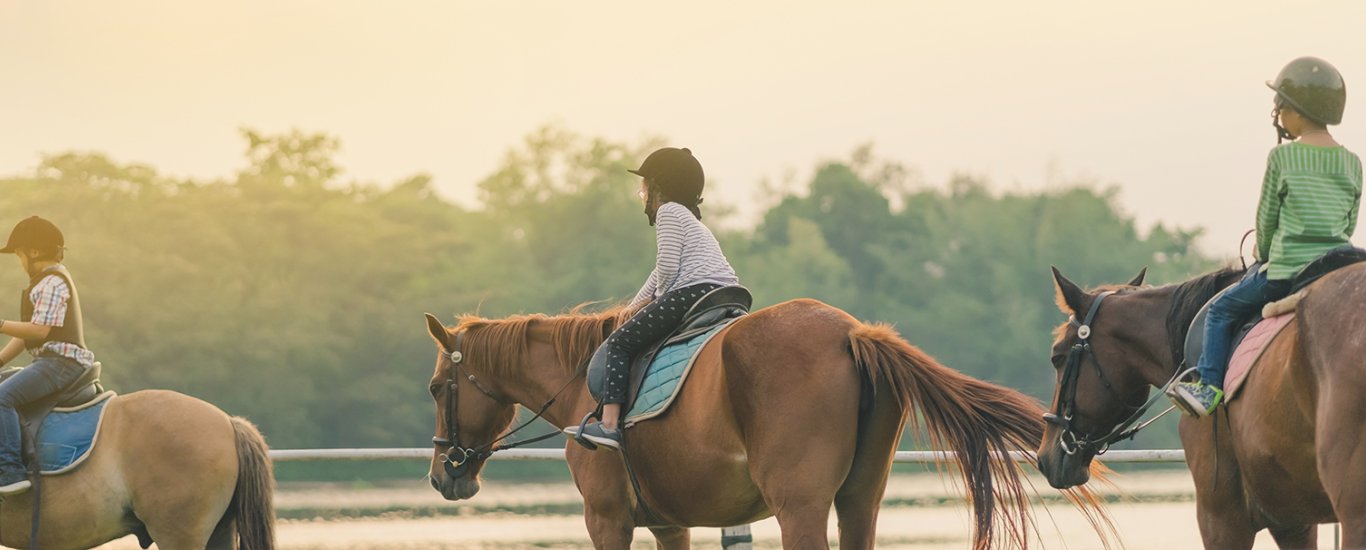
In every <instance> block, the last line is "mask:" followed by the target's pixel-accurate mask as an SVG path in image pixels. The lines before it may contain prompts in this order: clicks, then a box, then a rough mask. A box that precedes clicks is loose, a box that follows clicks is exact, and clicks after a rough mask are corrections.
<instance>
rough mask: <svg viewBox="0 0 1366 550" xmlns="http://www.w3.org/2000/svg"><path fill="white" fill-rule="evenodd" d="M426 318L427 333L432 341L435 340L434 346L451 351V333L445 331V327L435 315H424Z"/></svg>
mask: <svg viewBox="0 0 1366 550" xmlns="http://www.w3.org/2000/svg"><path fill="white" fill-rule="evenodd" d="M423 315H426V316H427V332H430V333H431V334H432V340H436V345H438V346H440V347H441V349H442V350H445V351H448V352H449V351H451V341H450V340H451V338H450V337H451V333H450V332H447V331H446V326H445V325H443V324H441V320H439V319H437V318H436V316H435V315H432V314H430V313H424V314H423Z"/></svg>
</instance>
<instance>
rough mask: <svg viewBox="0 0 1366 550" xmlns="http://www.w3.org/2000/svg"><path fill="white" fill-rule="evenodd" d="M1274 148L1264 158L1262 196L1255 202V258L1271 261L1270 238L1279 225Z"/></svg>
mask: <svg viewBox="0 0 1366 550" xmlns="http://www.w3.org/2000/svg"><path fill="white" fill-rule="evenodd" d="M1276 151H1277V150H1276V149H1272V151H1271V154H1270V155H1268V156H1267V158H1266V176H1265V177H1263V178H1262V198H1261V200H1260V201H1259V202H1258V203H1257V258H1258V259H1260V260H1261V261H1263V262H1267V263H1270V262H1271V240H1272V238H1273V237H1275V236H1276V229H1277V228H1278V227H1280V225H1281V194H1282V191H1281V187H1282V186H1283V185H1284V182H1283V181H1282V180H1281V171H1280V168H1279V167H1278V166H1277V164H1276Z"/></svg>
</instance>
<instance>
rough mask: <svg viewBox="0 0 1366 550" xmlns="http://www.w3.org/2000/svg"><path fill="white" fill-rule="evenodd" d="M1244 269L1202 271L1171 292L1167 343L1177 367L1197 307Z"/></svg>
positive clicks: (1183, 352)
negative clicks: (1201, 273) (1199, 274)
mask: <svg viewBox="0 0 1366 550" xmlns="http://www.w3.org/2000/svg"><path fill="white" fill-rule="evenodd" d="M1246 272H1247V270H1246V269H1240V268H1236V267H1226V268H1224V269H1220V270H1218V271H1215V272H1213V273H1206V274H1204V275H1201V276H1199V277H1196V278H1194V279H1191V280H1189V281H1186V282H1184V283H1181V284H1179V285H1176V288H1175V289H1174V290H1173V291H1172V301H1171V305H1170V306H1169V307H1168V309H1167V323H1166V324H1167V338H1168V341H1167V345H1168V346H1170V347H1171V353H1172V365H1174V366H1176V367H1177V368H1180V366H1181V362H1182V361H1183V360H1184V359H1185V355H1186V333H1187V332H1189V331H1190V326H1191V321H1193V320H1195V316H1196V314H1198V313H1200V308H1202V307H1205V304H1206V303H1207V302H1209V301H1210V299H1211V298H1213V297H1214V295H1215V294H1218V293H1219V291H1220V290H1223V289H1224V288H1226V287H1228V286H1229V285H1231V284H1233V283H1234V282H1236V281H1237V280H1238V279H1239V278H1241V277H1242V276H1243V274H1244V273H1246Z"/></svg>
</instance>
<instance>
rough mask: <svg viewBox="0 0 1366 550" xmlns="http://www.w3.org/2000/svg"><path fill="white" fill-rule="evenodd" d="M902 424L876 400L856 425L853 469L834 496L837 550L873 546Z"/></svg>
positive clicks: (888, 405)
mask: <svg viewBox="0 0 1366 550" xmlns="http://www.w3.org/2000/svg"><path fill="white" fill-rule="evenodd" d="M904 425H905V417H903V416H902V415H901V411H900V410H898V409H897V407H896V403H895V402H894V401H892V400H890V399H879V400H876V401H875V402H874V404H873V410H872V411H870V412H869V414H868V415H867V416H865V417H864V418H863V419H862V422H860V426H859V439H858V449H857V450H856V451H855V454H854V464H853V469H852V470H851V471H850V472H849V477H847V478H845V480H844V484H843V485H841V486H840V489H839V492H838V493H835V514H836V515H837V516H838V517H839V528H840V548H841V550H843V549H860V548H869V549H871V548H873V547H875V546H876V545H877V514H878V509H879V508H880V506H881V505H882V495H883V493H885V492H886V490H887V476H888V474H890V473H891V471H892V458H893V457H894V456H895V454H894V453H895V452H896V446H897V442H898V441H900V439H901V430H902V428H903V427H904Z"/></svg>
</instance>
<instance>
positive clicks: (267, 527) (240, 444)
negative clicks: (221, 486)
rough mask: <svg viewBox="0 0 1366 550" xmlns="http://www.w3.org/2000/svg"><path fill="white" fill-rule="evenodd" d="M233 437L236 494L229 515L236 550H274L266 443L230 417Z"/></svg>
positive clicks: (253, 428) (270, 467)
mask: <svg viewBox="0 0 1366 550" xmlns="http://www.w3.org/2000/svg"><path fill="white" fill-rule="evenodd" d="M232 429H233V432H234V434H235V435H236V437H237V490H236V492H235V493H234V494H233V499H232V500H233V503H232V507H233V508H232V513H233V515H234V516H235V519H236V522H237V548H239V549H240V550H271V549H272V548H274V547H275V473H274V466H273V465H272V464H271V461H270V452H269V448H268V447H267V446H266V439H265V438H264V437H262V436H261V432H260V431H259V430H257V429H256V426H254V425H252V423H251V422H248V421H247V420H246V419H244V418H241V417H237V416H234V417H232Z"/></svg>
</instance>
